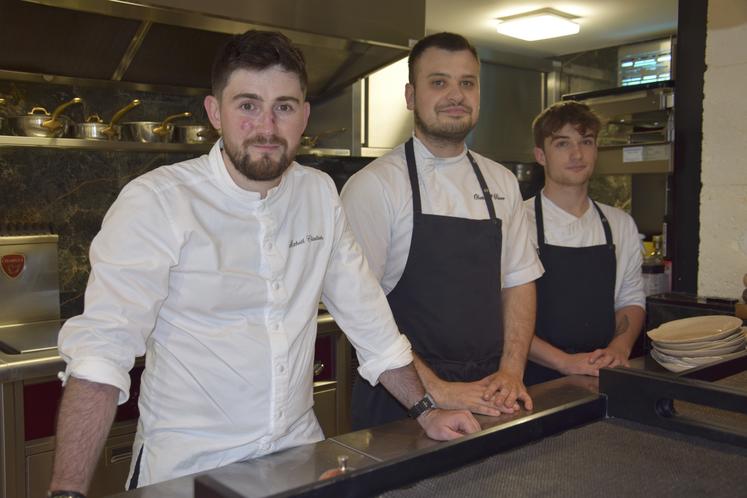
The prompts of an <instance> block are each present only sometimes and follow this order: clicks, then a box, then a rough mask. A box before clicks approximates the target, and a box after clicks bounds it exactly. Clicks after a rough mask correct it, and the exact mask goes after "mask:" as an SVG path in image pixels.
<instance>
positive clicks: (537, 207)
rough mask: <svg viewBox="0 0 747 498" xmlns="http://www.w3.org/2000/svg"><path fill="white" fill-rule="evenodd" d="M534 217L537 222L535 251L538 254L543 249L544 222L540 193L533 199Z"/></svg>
mask: <svg viewBox="0 0 747 498" xmlns="http://www.w3.org/2000/svg"><path fill="white" fill-rule="evenodd" d="M534 217H535V219H536V221H537V250H538V251H539V253H540V254H542V251H543V250H544V249H545V220H544V218H543V216H542V192H538V193H537V195H536V196H535V197H534Z"/></svg>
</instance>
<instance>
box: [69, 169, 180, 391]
mask: <svg viewBox="0 0 747 498" xmlns="http://www.w3.org/2000/svg"><path fill="white" fill-rule="evenodd" d="M172 227H173V224H172V223H171V220H170V219H169V216H168V213H167V212H166V210H165V209H164V207H163V205H162V203H161V202H160V200H159V196H158V194H157V192H155V191H154V190H153V189H151V188H149V187H148V186H147V185H145V184H142V183H140V182H138V181H135V182H132V183H130V184H129V185H127V186H126V187H125V188H124V189H123V190H122V192H121V193H120V195H119V197H118V198H117V200H116V201H115V202H114V204H112V206H111V208H110V209H109V211H108V212H107V214H106V216H105V217H104V221H103V224H102V227H101V231H100V232H99V233H98V235H97V236H96V237H95V238H94V240H93V242H92V243H91V250H90V261H91V274H90V276H89V280H88V286H87V288H86V293H85V311H84V312H83V314H82V315H79V316H77V317H74V318H71V319H69V320H68V321H67V322H66V323H65V324H64V326H63V327H62V330H61V331H60V335H59V338H58V349H59V352H60V356H62V358H63V359H64V360H65V362H66V363H67V368H66V370H65V372H64V373H61V374H60V376H59V377H60V379H61V380H62V381H63V384H64V383H65V382H66V381H67V379H68V377H69V376H71V375H72V376H73V377H75V378H80V379H84V380H88V381H91V382H97V383H101V384H109V385H112V386H115V387H116V388H118V389H119V390H120V394H119V403H120V404H121V403H124V402H125V401H127V399H128V397H129V388H130V377H129V375H128V372H129V371H130V369H131V368H132V366H133V365H134V362H135V358H136V357H137V356H142V355H143V354H145V349H146V348H145V343H146V340H147V338H148V336H149V335H150V333H151V332H152V330H153V328H154V325H155V321H156V317H157V315H158V311H159V309H160V307H161V304H162V303H163V301H164V299H166V297H167V295H168V283H169V270H170V268H171V266H173V265H175V264H176V262H177V255H178V250H177V246H178V244H177V242H176V240H177V238H176V236H175V234H174V232H173V228H172Z"/></svg>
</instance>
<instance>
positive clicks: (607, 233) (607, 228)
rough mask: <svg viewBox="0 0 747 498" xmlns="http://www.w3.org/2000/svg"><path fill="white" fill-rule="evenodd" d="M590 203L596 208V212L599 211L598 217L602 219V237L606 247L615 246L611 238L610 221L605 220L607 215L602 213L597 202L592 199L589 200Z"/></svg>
mask: <svg viewBox="0 0 747 498" xmlns="http://www.w3.org/2000/svg"><path fill="white" fill-rule="evenodd" d="M591 203H592V204H594V207H595V208H597V213H599V217H600V218H601V219H602V228H604V239H605V241H606V244H607V247H610V248H612V247H614V246H615V244H614V242H613V240H612V230H611V229H610V222H609V221H607V217H606V216H605V215H604V213H603V212H602V210H601V209H600V208H599V206H598V205H597V203H596V202H594V201H593V200H592V201H591Z"/></svg>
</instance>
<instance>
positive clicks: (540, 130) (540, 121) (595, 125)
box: [532, 100, 602, 149]
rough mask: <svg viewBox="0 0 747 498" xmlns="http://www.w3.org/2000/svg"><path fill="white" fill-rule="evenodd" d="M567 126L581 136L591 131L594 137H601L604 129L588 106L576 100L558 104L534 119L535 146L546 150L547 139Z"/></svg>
mask: <svg viewBox="0 0 747 498" xmlns="http://www.w3.org/2000/svg"><path fill="white" fill-rule="evenodd" d="M567 124H571V125H573V127H574V128H576V129H577V130H578V132H579V133H581V134H584V133H586V132H587V131H591V132H592V133H593V134H594V137H596V136H597V135H599V130H600V129H601V128H602V122H601V120H600V119H599V116H597V115H596V114H595V113H594V111H592V110H591V108H590V107H589V106H588V105H586V104H582V103H581V102H576V101H574V100H566V101H563V102H556V103H555V104H553V105H551V106H550V107H548V108H547V109H545V110H544V111H542V112H541V113H540V115H539V116H537V117H536V118H534V121H533V122H532V133H533V135H534V145H535V146H537V147H539V148H540V149H544V148H545V139H546V138H547V137H551V136H552V135H553V133H555V132H557V131H558V130H560V129H561V128H562V127H564V126H565V125H567Z"/></svg>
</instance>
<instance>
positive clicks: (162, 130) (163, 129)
mask: <svg viewBox="0 0 747 498" xmlns="http://www.w3.org/2000/svg"><path fill="white" fill-rule="evenodd" d="M190 117H192V113H191V112H182V113H179V114H174V115H171V116H169V117H167V118H166V119H164V120H163V122H162V123H161V124H160V125H158V126H156V127H155V128H153V133H155V134H156V135H167V134H168V133H169V126H168V125H169V123H170V122H171V121H173V120H175V119H182V118H190Z"/></svg>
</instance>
